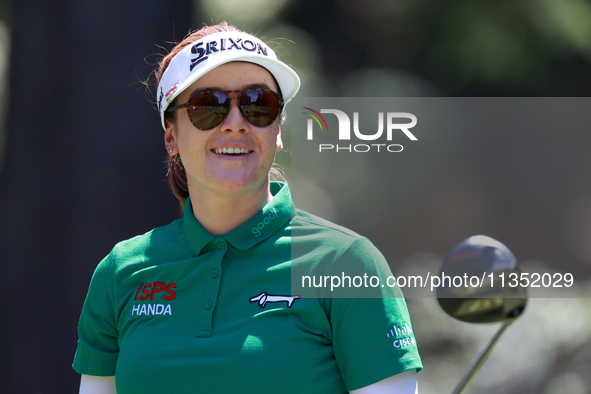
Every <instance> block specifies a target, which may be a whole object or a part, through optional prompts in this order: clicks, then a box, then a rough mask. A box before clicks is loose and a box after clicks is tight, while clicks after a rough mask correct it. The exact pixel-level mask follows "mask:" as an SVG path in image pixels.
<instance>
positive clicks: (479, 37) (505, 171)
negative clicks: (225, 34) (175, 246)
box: [0, 0, 591, 394]
mask: <svg viewBox="0 0 591 394" xmlns="http://www.w3.org/2000/svg"><path fill="white" fill-rule="evenodd" d="M221 21H227V22H228V23H230V24H234V25H235V26H237V27H238V28H240V29H243V30H245V31H247V32H250V33H254V34H256V35H257V36H258V37H261V38H262V39H263V40H265V41H266V42H268V43H271V45H273V46H275V47H277V51H278V54H279V56H280V58H281V59H282V60H283V61H285V62H286V63H288V64H291V65H292V66H293V68H294V69H296V70H297V72H298V73H299V75H300V77H301V78H302V81H303V85H302V89H301V91H300V96H302V97H306V96H308V97H327V96H330V97H348V96H365V97H449V96H453V97H506V96H509V97H580V100H586V97H588V96H589V95H590V93H591V2H589V1H586V0H561V1H554V0H536V1H533V0H531V1H526V0H512V1H496V2H490V1H483V0H429V1H426V0H412V1H411V0H367V1H363V2H361V1H353V0H320V1H311V0H299V1H295V0H250V1H248V2H244V1H240V0H226V1H223V2H214V1H192V0H167V1H164V0H150V1H145V0H142V1H140V0H117V1H115V0H102V1H101V2H96V1H89V0H54V1H51V2H50V1H42V0H14V1H12V2H10V1H6V0H3V1H0V124H1V125H2V126H1V129H0V284H1V286H2V287H1V290H2V293H3V297H2V301H1V304H0V305H1V309H0V310H1V311H2V317H1V318H0V365H1V366H2V368H0V393H74V392H77V386H78V384H79V376H78V375H77V374H76V373H75V372H74V371H73V370H72V369H71V367H70V365H71V362H72V358H73V355H74V351H75V349H76V340H77V333H76V328H77V321H78V317H79V313H80V310H81V307H82V303H83V301H84V297H85V295H86V291H87V288H88V283H89V281H90V277H91V275H92V272H93V270H94V268H95V266H96V264H97V263H98V262H99V261H100V260H101V259H102V258H103V257H104V256H105V255H106V254H108V253H109V251H110V250H111V248H112V247H113V245H114V244H115V243H116V242H118V241H120V240H123V239H126V238H130V237H132V236H135V235H137V234H141V233H144V232H146V231H149V230H150V229H152V228H154V227H157V226H160V225H164V224H167V223H169V222H170V221H172V220H173V219H175V218H177V217H178V215H179V213H178V207H177V205H176V202H175V199H174V198H173V197H172V194H171V193H170V192H169V191H168V186H167V182H166V170H165V168H164V164H163V162H164V160H165V158H166V152H165V150H164V144H163V133H162V130H161V127H160V124H159V120H158V115H157V113H156V111H155V110H154V106H153V104H152V101H153V97H152V95H151V93H150V91H146V89H145V86H144V84H143V83H142V82H143V81H146V80H148V79H149V77H150V73H151V71H152V70H153V69H154V65H155V64H156V62H157V61H158V58H159V56H160V55H162V54H164V53H166V51H167V49H169V48H171V44H170V43H171V42H176V41H180V40H181V39H182V38H183V37H184V36H185V35H186V33H187V32H188V31H189V29H191V28H200V27H201V26H203V24H215V23H219V22H221ZM583 102H584V101H583ZM571 126H572V125H571ZM538 131H539V133H537V134H533V135H532V134H530V133H528V134H527V135H514V134H510V133H509V132H508V131H507V130H503V129H498V130H494V129H487V130H483V131H480V132H474V133H473V134H471V135H470V136H466V137H467V138H466V139H465V141H466V142H467V145H466V146H463V147H462V150H461V151H459V150H458V149H459V148H458V147H457V146H454V144H450V143H448V144H446V143H445V140H442V141H440V142H439V146H438V152H439V155H438V156H437V157H435V158H432V157H422V156H417V157H416V158H415V162H416V163H417V164H420V168H419V169H416V168H413V167H411V168H408V169H407V171H400V170H399V171H398V173H397V174H398V175H397V176H396V178H395V179H396V182H393V180H392V179H389V178H387V177H386V178H385V179H384V180H383V182H384V184H385V185H388V184H391V186H390V187H388V188H387V190H388V191H389V192H390V195H391V201H392V204H391V205H390V206H389V207H388V212H387V214H385V215H384V216H379V215H376V213H375V212H373V211H372V214H371V215H363V213H364V210H363V209H364V206H363V203H362V201H361V200H362V197H363V196H362V195H361V196H360V194H359V192H360V191H359V189H355V188H352V187H351V185H352V184H353V183H352V182H351V179H352V174H340V173H343V171H340V172H339V171H334V173H332V174H329V175H331V176H329V177H328V178H322V177H321V175H323V174H316V173H314V169H307V168H305V167H302V168H292V166H291V160H290V154H289V152H281V153H280V154H278V157H277V160H278V162H279V163H280V164H281V165H282V166H283V167H284V168H285V172H286V174H287V176H288V179H289V178H292V179H293V178H295V177H296V176H297V177H300V178H298V179H302V180H305V182H302V184H304V186H302V188H303V189H298V190H294V199H295V202H296V204H297V205H299V206H300V207H301V208H305V209H306V210H309V211H311V212H313V213H317V214H319V215H320V216H323V217H326V218H328V219H331V220H334V221H335V222H337V223H338V224H341V225H345V226H347V227H349V228H351V229H353V230H354V231H357V232H359V233H361V234H363V235H366V236H368V237H369V238H370V239H371V240H372V241H373V242H374V243H375V244H376V246H378V248H379V249H380V250H381V251H382V252H383V253H384V255H385V256H386V257H387V258H388V260H389V262H390V264H391V266H392V269H393V271H394V272H398V273H403V272H405V270H408V269H411V268H413V267H415V268H416V267H425V269H430V270H431V272H434V271H437V267H438V266H439V264H440V263H441V262H442V261H443V258H444V256H445V254H446V253H447V251H448V250H449V249H451V248H452V247H453V246H454V245H455V244H456V243H457V242H459V241H461V240H462V239H464V238H466V237H468V236H470V235H473V234H478V233H483V234H487V235H490V236H492V237H494V238H497V239H498V240H500V241H501V242H503V243H505V244H506V245H507V246H508V247H509V248H510V249H511V250H512V251H513V253H514V254H515V256H516V257H517V258H518V260H520V262H521V263H522V265H523V266H524V267H527V269H528V270H529V271H530V272H535V271H536V270H537V271H538V272H541V271H543V270H554V271H556V270H560V269H562V270H563V271H565V272H574V273H576V274H577V276H576V281H577V287H576V288H572V289H564V290H563V291H560V292H559V291H558V290H557V292H556V294H555V295H556V296H555V297H552V298H546V299H539V298H538V299H532V300H531V301H530V303H529V305H528V307H527V310H526V312H525V314H524V316H523V317H521V318H520V320H518V321H517V322H516V323H515V324H514V325H513V326H512V327H511V328H510V329H509V330H508V331H507V333H506V334H505V336H504V337H503V338H502V339H501V341H500V342H499V344H498V345H497V348H496V349H495V351H494V352H493V354H492V356H491V358H490V359H489V361H488V362H487V364H485V366H484V367H483V368H482V369H481V371H480V372H479V374H478V375H477V376H476V378H475V380H474V381H473V383H472V384H471V386H470V387H469V389H468V390H467V392H468V393H542V394H554V393H573V394H584V393H591V375H590V374H589V371H590V370H591V301H590V295H591V285H590V284H589V279H590V278H589V271H590V270H589V268H590V266H589V265H590V264H591V242H590V240H591V177H590V174H589V172H590V171H589V170H590V169H591V155H590V154H589V148H590V147H591V133H589V130H588V126H586V127H580V125H577V127H569V124H568V122H567V121H565V123H564V125H563V126H562V127H558V128H540V129H539V130H538ZM283 132H284V135H285V137H284V138H285V139H286V140H289V138H290V132H291V130H290V123H289V122H288V123H287V124H286V125H285V126H284V128H283ZM417 151H418V152H419V151H420V149H419V150H417ZM458 152H460V153H462V152H471V154H458ZM417 154H420V153H417ZM422 154H423V155H424V152H423V153H422ZM395 164H396V163H391V165H392V166H395ZM386 165H388V163H386ZM393 168H394V167H393ZM316 170H317V169H316ZM403 174H406V176H403ZM413 174H415V175H416V174H424V175H423V176H420V177H419V176H412V175H413ZM353 175H354V176H356V177H357V178H361V177H363V175H364V174H363V173H359V174H353ZM325 179H330V182H328V181H326V180H325ZM305 185H307V186H305ZM383 187H385V186H382V188H383ZM335 191H336V192H339V194H338V195H337V194H335ZM408 304H409V308H410V311H411V315H412V318H413V326H414V329H415V334H416V337H417V340H418V343H419V349H420V351H421V354H422V357H423V362H424V364H425V370H424V371H423V372H421V373H420V374H419V387H420V392H421V393H422V394H425V393H446V392H451V390H452V389H453V387H454V386H455V384H456V383H457V382H458V381H459V380H460V378H461V376H462V375H463V374H464V373H465V372H466V371H467V370H468V368H469V366H470V365H471V363H472V361H473V360H474V359H475V358H476V357H477V355H478V353H479V351H480V350H481V349H482V348H483V347H484V346H485V344H486V343H487V341H488V340H489V339H490V337H491V336H492V335H493V333H494V332H495V331H496V329H497V327H496V326H495V325H492V326H477V325H469V324H467V323H460V322H456V321H454V320H452V319H451V318H449V317H448V316H446V315H445V314H444V313H443V312H442V311H441V310H440V309H439V307H438V305H437V302H436V300H435V299H433V298H411V299H409V300H408Z"/></svg>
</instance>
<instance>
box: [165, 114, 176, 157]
mask: <svg viewBox="0 0 591 394" xmlns="http://www.w3.org/2000/svg"><path fill="white" fill-rule="evenodd" d="M165 122H166V131H165V132H164V144H165V145H166V151H167V152H168V154H169V155H171V156H174V155H176V154H177V153H179V149H178V144H177V139H176V133H175V127H174V123H172V122H170V121H168V119H166V120H165Z"/></svg>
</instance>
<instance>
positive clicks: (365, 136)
mask: <svg viewBox="0 0 591 394" xmlns="http://www.w3.org/2000/svg"><path fill="white" fill-rule="evenodd" d="M303 108H304V109H306V110H308V111H310V112H304V114H306V115H309V116H310V119H308V122H307V128H306V129H307V133H306V138H307V139H308V140H310V141H312V140H314V129H315V128H316V129H320V132H329V130H328V124H327V122H326V119H325V117H324V116H322V114H332V115H335V116H336V118H337V121H338V124H339V130H338V135H336V134H335V138H337V137H338V141H335V143H332V144H327V143H322V144H318V151H319V152H320V153H322V152H329V151H332V152H349V153H353V152H356V153H366V152H391V153H398V152H402V151H403V149H404V147H403V146H402V145H401V144H394V143H391V142H392V140H393V137H395V136H397V135H403V136H406V137H407V138H408V139H409V140H410V141H417V137H415V135H414V134H413V133H412V132H411V131H410V129H411V128H413V127H414V126H416V124H417V117H416V116H414V115H413V114H411V113H408V112H386V113H384V112H378V113H377V117H378V130H377V131H376V132H374V133H367V131H364V132H362V131H361V130H360V127H359V112H353V122H352V123H353V124H352V125H351V119H350V118H349V115H347V114H346V113H345V112H344V111H341V110H339V109H321V110H320V111H316V110H314V109H312V108H309V107H303ZM384 123H385V125H384ZM351 126H353V127H351ZM351 128H352V129H353V136H352V135H351ZM325 129H326V130H325ZM384 131H385V137H386V138H385V140H386V142H387V143H379V141H377V140H378V139H380V138H381V140H382V141H383V140H384V138H383V137H382V136H383V135H384ZM352 138H353V141H354V140H355V139H356V140H361V141H372V142H371V143H369V142H368V143H359V144H353V143H349V144H347V143H346V142H351V141H352Z"/></svg>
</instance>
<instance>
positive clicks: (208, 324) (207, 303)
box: [196, 238, 228, 338]
mask: <svg viewBox="0 0 591 394" xmlns="http://www.w3.org/2000/svg"><path fill="white" fill-rule="evenodd" d="M212 244H213V246H214V249H213V256H212V257H211V258H210V259H209V261H208V263H207V273H206V278H205V296H204V297H203V300H204V303H203V305H201V306H200V314H199V323H198V327H197V333H196V336H197V337H200V338H208V337H210V336H211V332H212V329H213V314H214V312H215V309H216V307H217V299H218V295H219V292H220V283H221V279H222V259H223V258H224V256H225V254H226V251H227V250H228V243H227V241H226V240H225V239H223V238H216V239H215V240H214V241H212Z"/></svg>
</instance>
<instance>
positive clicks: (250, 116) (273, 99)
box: [240, 89, 279, 127]
mask: <svg viewBox="0 0 591 394" xmlns="http://www.w3.org/2000/svg"><path fill="white" fill-rule="evenodd" d="M240 112H242V115H244V117H245V118H246V119H247V120H248V121H249V122H250V123H252V124H253V125H255V126H257V127H267V126H269V125H270V124H271V123H273V121H274V120H275V119H276V118H277V115H278V113H279V99H278V97H277V96H276V95H275V94H273V93H272V92H269V91H265V90H258V89H255V90H249V91H246V92H244V93H243V94H242V95H241V96H240Z"/></svg>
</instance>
